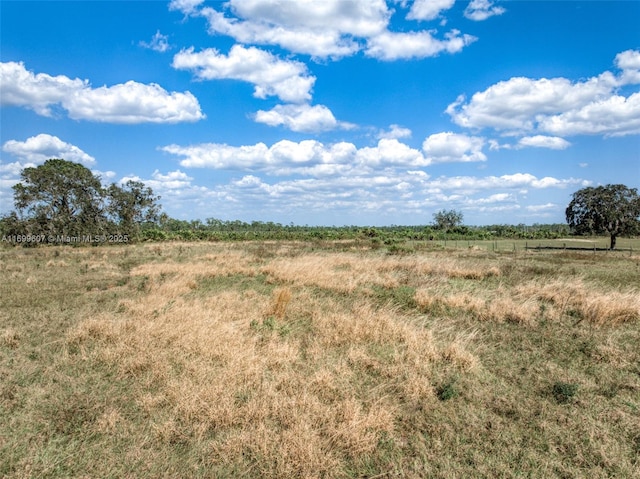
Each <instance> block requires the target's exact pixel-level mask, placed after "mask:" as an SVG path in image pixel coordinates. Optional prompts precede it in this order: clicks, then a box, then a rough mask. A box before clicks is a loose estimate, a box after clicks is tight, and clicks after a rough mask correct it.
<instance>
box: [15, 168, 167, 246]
mask: <svg viewBox="0 0 640 479" xmlns="http://www.w3.org/2000/svg"><path fill="white" fill-rule="evenodd" d="M20 177H21V181H20V183H18V184H16V185H15V186H14V187H13V191H14V204H15V207H16V210H17V211H18V213H19V215H17V214H15V213H13V214H11V215H9V216H8V217H7V218H5V221H4V223H5V225H6V226H7V227H10V229H12V230H15V231H12V232H10V233H12V234H55V235H64V236H80V235H91V234H111V233H123V234H129V235H131V236H132V237H133V236H135V235H136V234H137V233H138V231H139V227H140V225H141V224H142V223H154V222H156V221H157V219H158V213H159V211H160V205H159V204H158V200H159V199H160V197H159V196H155V195H154V194H153V191H152V190H151V188H148V187H146V186H145V185H144V184H143V183H141V182H139V181H129V182H127V183H125V184H124V185H122V186H118V185H116V184H111V185H110V186H109V187H108V188H105V187H103V185H102V182H101V181H100V177H99V176H97V175H94V174H93V173H92V172H91V170H89V169H88V168H86V167H85V166H83V165H81V164H79V163H74V162H71V161H66V160H62V159H57V158H55V159H51V160H47V161H45V163H44V164H42V165H39V166H37V167H30V168H25V169H24V170H22V173H21V174H20Z"/></svg>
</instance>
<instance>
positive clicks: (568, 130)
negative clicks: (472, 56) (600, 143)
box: [446, 50, 640, 136]
mask: <svg viewBox="0 0 640 479" xmlns="http://www.w3.org/2000/svg"><path fill="white" fill-rule="evenodd" d="M615 64H616V66H617V67H618V68H619V69H620V70H621V71H620V72H618V74H617V75H615V74H613V73H612V72H609V71H605V72H603V73H601V74H600V75H598V76H595V77H591V78H588V79H586V80H583V81H576V82H573V81H571V80H569V79H567V78H552V79H547V78H541V79H531V78H526V77H514V78H511V79H509V80H506V81H501V82H498V83H496V84H494V85H491V86H490V87H489V88H487V89H486V90H484V91H480V92H477V93H474V94H473V95H472V97H471V99H469V100H467V99H466V98H465V97H464V96H460V97H458V99H457V100H456V101H455V102H453V103H451V104H450V105H449V106H448V107H447V109H446V112H447V113H448V114H449V115H450V116H451V118H452V120H453V121H454V122H455V123H457V124H458V125H460V126H462V127H465V128H473V129H483V128H492V129H495V130H498V131H501V132H503V133H505V134H512V135H519V134H527V133H539V134H542V135H544V134H547V135H553V136H569V135H593V134H599V135H605V136H624V135H631V134H637V133H638V132H639V131H640V92H635V93H631V94H630V95H629V96H628V97H625V96H623V95H621V94H620V93H618V90H619V88H620V87H621V86H625V85H632V84H638V83H640V70H639V68H640V66H639V65H640V51H637V50H627V51H625V52H622V53H620V54H618V55H617V56H616V59H615Z"/></svg>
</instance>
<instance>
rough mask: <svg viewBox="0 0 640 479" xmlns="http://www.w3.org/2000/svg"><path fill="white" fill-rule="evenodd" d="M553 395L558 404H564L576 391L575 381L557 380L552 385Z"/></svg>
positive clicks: (569, 400) (571, 398) (570, 399)
mask: <svg viewBox="0 0 640 479" xmlns="http://www.w3.org/2000/svg"><path fill="white" fill-rule="evenodd" d="M552 392H553V397H554V398H555V399H556V401H557V402H558V403H560V404H566V403H569V402H571V401H572V400H573V398H574V397H575V395H576V394H577V393H578V385H577V384H575V383H563V382H557V383H555V384H554V385H553V389H552Z"/></svg>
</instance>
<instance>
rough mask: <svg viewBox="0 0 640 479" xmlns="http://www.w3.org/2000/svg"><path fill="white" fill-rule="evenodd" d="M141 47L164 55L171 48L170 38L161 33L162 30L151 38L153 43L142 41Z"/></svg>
mask: <svg viewBox="0 0 640 479" xmlns="http://www.w3.org/2000/svg"><path fill="white" fill-rule="evenodd" d="M139 45H140V46H141V47H143V48H148V49H149V50H153V51H156V52H160V53H164V52H166V51H167V50H169V49H170V48H171V45H169V37H168V36H167V35H163V34H162V33H160V30H158V31H156V33H155V34H154V35H153V36H152V37H151V41H149V42H145V41H141V42H140V43H139Z"/></svg>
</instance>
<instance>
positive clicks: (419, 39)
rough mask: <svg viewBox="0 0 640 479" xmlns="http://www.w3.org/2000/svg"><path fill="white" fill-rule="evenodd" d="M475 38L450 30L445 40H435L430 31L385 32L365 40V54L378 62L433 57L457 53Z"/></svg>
mask: <svg viewBox="0 0 640 479" xmlns="http://www.w3.org/2000/svg"><path fill="white" fill-rule="evenodd" d="M476 40H477V38H476V37H474V36H472V35H467V34H461V33H460V31H458V30H451V31H450V32H449V33H447V34H445V39H444V40H440V39H438V38H435V37H434V36H433V34H432V33H431V31H428V30H421V31H418V32H390V31H385V32H382V33H380V34H379V35H376V36H374V37H370V38H369V39H368V40H367V48H366V50H365V54H366V55H367V56H370V57H373V58H378V59H380V60H386V61H392V60H400V59H411V58H427V57H434V56H436V55H438V54H440V53H442V52H446V53H457V52H459V51H461V50H462V49H463V48H464V47H466V46H467V45H470V44H471V43H473V42H474V41H476Z"/></svg>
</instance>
